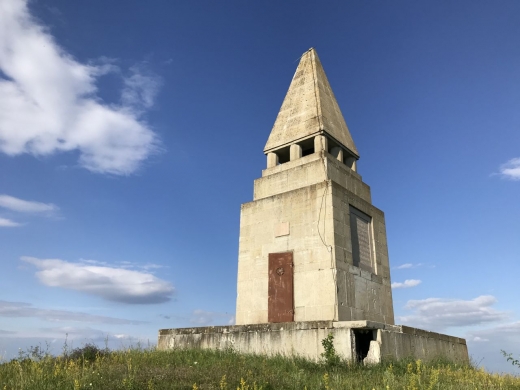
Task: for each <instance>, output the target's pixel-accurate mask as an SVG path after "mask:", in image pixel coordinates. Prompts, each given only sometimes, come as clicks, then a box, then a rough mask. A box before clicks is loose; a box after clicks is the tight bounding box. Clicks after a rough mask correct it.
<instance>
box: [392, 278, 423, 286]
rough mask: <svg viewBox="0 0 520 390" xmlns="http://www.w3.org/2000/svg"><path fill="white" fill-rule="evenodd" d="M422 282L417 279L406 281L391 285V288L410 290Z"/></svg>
mask: <svg viewBox="0 0 520 390" xmlns="http://www.w3.org/2000/svg"><path fill="white" fill-rule="evenodd" d="M421 283H422V282H421V281H420V280H418V279H406V280H405V281H404V282H394V283H392V288H410V287H415V286H418V285H419V284H421Z"/></svg>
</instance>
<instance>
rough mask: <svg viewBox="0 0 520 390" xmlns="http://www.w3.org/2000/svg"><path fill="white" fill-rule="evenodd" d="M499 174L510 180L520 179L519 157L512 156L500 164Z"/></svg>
mask: <svg viewBox="0 0 520 390" xmlns="http://www.w3.org/2000/svg"><path fill="white" fill-rule="evenodd" d="M500 175H502V177H504V178H506V179H510V180H520V157H517V158H512V159H511V160H509V161H508V162H506V163H505V164H502V165H501V166H500Z"/></svg>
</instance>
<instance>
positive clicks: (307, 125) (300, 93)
mask: <svg viewBox="0 0 520 390" xmlns="http://www.w3.org/2000/svg"><path fill="white" fill-rule="evenodd" d="M323 133H327V134H328V135H329V136H330V137H331V138H333V139H334V140H335V141H336V142H338V143H340V144H341V145H342V146H343V147H345V148H347V149H348V150H349V151H350V152H352V153H353V154H354V155H355V156H356V157H357V158H359V154H358V151H357V149H356V145H354V141H353V140H352V136H351V135H350V132H349V131H348V127H347V124H346V123H345V119H344V118H343V115H342V114H341V110H340V109H339V106H338V102H337V101H336V98H335V97H334V93H333V92H332V88H331V87H330V84H329V81H328V80H327V76H326V75H325V71H324V70H323V66H322V65H321V62H320V59H319V58H318V54H317V53H316V50H315V49H314V48H310V49H309V50H307V51H306V52H305V53H304V54H303V55H302V57H301V59H300V63H299V64H298V68H297V69H296V73H295V74H294V77H293V79H292V81H291V85H290V86H289V90H288V91H287V95H285V99H284V101H283V103H282V107H281V108H280V112H279V113H278V116H277V117H276V121H275V122H274V126H273V129H272V130H271V134H270V135H269V139H268V140H267V143H266V145H265V148H264V153H268V152H270V151H273V150H276V149H279V148H281V147H283V146H286V145H289V144H292V143H294V142H296V141H298V140H301V139H305V138H309V137H311V136H313V135H318V134H323Z"/></svg>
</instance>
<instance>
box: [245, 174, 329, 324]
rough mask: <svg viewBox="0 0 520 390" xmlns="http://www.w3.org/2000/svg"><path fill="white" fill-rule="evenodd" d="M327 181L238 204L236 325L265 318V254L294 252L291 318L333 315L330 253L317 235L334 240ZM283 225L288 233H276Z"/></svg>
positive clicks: (307, 319) (316, 317)
mask: <svg viewBox="0 0 520 390" xmlns="http://www.w3.org/2000/svg"><path fill="white" fill-rule="evenodd" d="M329 185H330V183H329V182H321V183H319V184H314V185H310V186H306V187H304V188H300V189H297V190H293V191H289V192H285V193H283V194H279V195H275V196H272V197H268V198H263V199H259V200H257V201H255V202H251V203H246V204H244V205H242V210H241V218H240V240H239V261H238V283H237V311H236V323H237V324H257V323H265V322H267V318H268V317H267V305H268V299H267V296H268V295H267V289H268V256H269V253H277V252H287V251H292V252H293V263H294V266H293V272H294V306H295V308H294V309H295V312H294V320H295V321H314V320H323V319H327V320H333V319H334V318H335V313H336V310H335V283H334V278H333V271H332V270H333V258H332V256H333V255H332V253H331V252H330V251H329V248H328V247H327V246H326V245H324V244H323V242H322V241H321V238H320V235H319V233H318V229H320V231H321V235H322V237H323V239H324V240H325V242H330V243H332V242H333V234H332V232H333V230H332V218H330V214H331V210H332V207H331V205H332V195H331V192H330V191H327V188H328V187H329ZM322 204H323V208H322V210H321V216H320V208H321V207H322ZM327 210H328V211H327ZM327 214H328V215H329V216H328V217H327ZM318 221H319V225H318ZM287 223H288V225H289V226H288V228H289V229H288V230H289V234H288V235H282V236H278V237H277V231H278V228H279V226H280V225H281V224H287Z"/></svg>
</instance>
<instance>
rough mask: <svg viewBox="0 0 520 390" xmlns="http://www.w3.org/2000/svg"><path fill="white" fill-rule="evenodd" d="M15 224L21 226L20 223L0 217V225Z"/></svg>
mask: <svg viewBox="0 0 520 390" xmlns="http://www.w3.org/2000/svg"><path fill="white" fill-rule="evenodd" d="M16 226H22V224H21V223H18V222H15V221H11V220H10V219H7V218H2V217H0V227H16Z"/></svg>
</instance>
